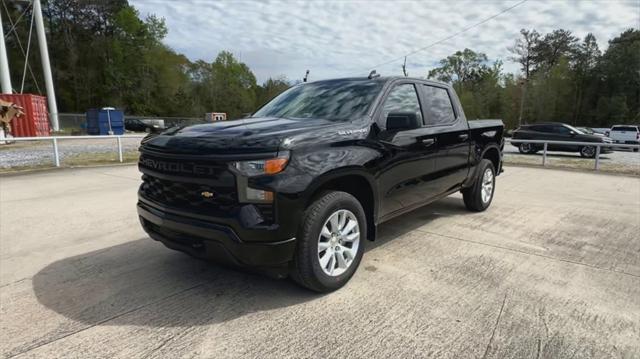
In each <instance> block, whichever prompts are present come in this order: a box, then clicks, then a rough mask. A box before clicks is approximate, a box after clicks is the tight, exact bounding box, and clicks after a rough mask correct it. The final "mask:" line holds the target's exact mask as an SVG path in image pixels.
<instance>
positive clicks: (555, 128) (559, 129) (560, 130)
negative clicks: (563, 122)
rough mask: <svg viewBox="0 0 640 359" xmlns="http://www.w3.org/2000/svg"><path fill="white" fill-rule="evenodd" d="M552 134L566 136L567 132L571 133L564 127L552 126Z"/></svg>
mask: <svg viewBox="0 0 640 359" xmlns="http://www.w3.org/2000/svg"><path fill="white" fill-rule="evenodd" d="M553 132H555V133H557V134H560V135H567V134H569V132H571V130H569V129H568V128H566V127H564V126H553Z"/></svg>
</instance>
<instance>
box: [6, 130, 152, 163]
mask: <svg viewBox="0 0 640 359" xmlns="http://www.w3.org/2000/svg"><path fill="white" fill-rule="evenodd" d="M145 136H146V135H108V136H43V137H10V138H3V139H2V141H7V142H13V141H47V140H50V141H51V143H52V145H53V163H54V165H55V166H56V167H60V152H59V151H58V141H59V140H113V139H114V138H115V140H116V143H117V144H118V160H119V161H120V162H123V158H122V139H123V138H124V139H127V138H144V137H145Z"/></svg>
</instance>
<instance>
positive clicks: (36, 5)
mask: <svg viewBox="0 0 640 359" xmlns="http://www.w3.org/2000/svg"><path fill="white" fill-rule="evenodd" d="M33 12H34V15H35V20H36V32H37V34H38V45H39V47H40V57H41V58H42V72H43V73H44V83H45V85H46V87H47V99H48V100H49V114H50V115H51V127H52V128H53V130H54V131H59V130H60V126H59V124H58V106H57V105H56V93H55V91H54V90H53V77H52V76H51V64H50V63H49V49H48V48H47V36H46V34H45V32H44V21H43V20H42V7H41V6H40V0H33Z"/></svg>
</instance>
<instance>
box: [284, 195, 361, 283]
mask: <svg viewBox="0 0 640 359" xmlns="http://www.w3.org/2000/svg"><path fill="white" fill-rule="evenodd" d="M366 234H367V221H366V216H365V213H364V209H363V208H362V205H361V204H360V202H358V200H357V199H356V198H355V197H353V196H352V195H350V194H349V193H346V192H338V191H332V192H326V193H324V194H323V195H321V196H320V197H319V198H318V199H316V200H315V201H314V202H313V203H312V204H311V205H310V206H309V207H308V208H307V209H306V210H305V212H304V216H303V222H302V225H301V228H300V231H299V236H298V239H297V241H298V243H297V247H296V253H295V255H294V260H293V264H292V270H291V277H292V278H293V279H294V280H295V281H296V282H297V283H299V284H300V285H302V286H304V287H306V288H309V289H311V290H314V291H316V292H330V291H333V290H336V289H338V288H340V287H342V286H344V285H345V284H346V283H347V282H348V281H349V279H351V276H353V273H355V271H356V269H357V268H358V265H359V264H360V260H361V259H362V255H363V253H364V243H363V242H364V240H365V238H366V237H367V235H366Z"/></svg>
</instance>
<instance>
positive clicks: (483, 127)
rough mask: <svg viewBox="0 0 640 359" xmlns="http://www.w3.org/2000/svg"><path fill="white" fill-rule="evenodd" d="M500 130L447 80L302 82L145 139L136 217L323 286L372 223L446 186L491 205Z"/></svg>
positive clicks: (349, 267) (162, 235)
mask: <svg viewBox="0 0 640 359" xmlns="http://www.w3.org/2000/svg"><path fill="white" fill-rule="evenodd" d="M503 131H504V125H503V123H502V121H501V120H478V121H467V119H466V118H465V115H464V111H463V110H462V106H461V105H460V101H459V100H458V97H457V95H456V93H455V91H454V90H453V88H452V87H451V86H449V85H447V84H443V83H438V82H433V81H427V80H421V79H412V78H407V77H386V78H382V77H377V78H346V79H336V80H326V81H317V82H311V83H302V84H299V85H296V86H293V87H292V88H290V89H288V90H287V91H285V92H283V93H282V94H280V95H279V96H277V97H276V98H274V99H273V100H271V101H270V102H268V103H267V104H266V105H264V106H263V107H261V108H260V109H259V110H258V111H257V112H255V113H254V114H253V115H251V116H250V117H248V118H244V119H239V120H233V121H220V122H216V123H210V124H201V125H193V126H188V127H182V128H173V129H168V130H166V131H164V132H163V133H161V134H158V135H154V136H148V137H147V138H145V139H144V140H143V141H142V143H141V146H140V152H141V154H140V160H139V169H140V171H141V172H142V174H143V175H142V181H143V182H142V185H141V186H140V190H139V195H138V199H139V201H138V205H137V208H138V214H139V217H140V222H141V224H142V227H143V228H144V230H145V231H146V232H147V233H148V234H149V235H150V237H151V238H153V239H155V240H157V241H160V242H162V243H163V244H164V245H165V246H167V247H169V248H171V249H175V250H179V251H182V252H186V253H188V254H190V255H192V256H194V257H199V258H204V259H211V260H214V261H217V262H224V263H228V264H232V265H236V266H241V267H250V268H254V269H257V270H259V271H264V272H266V273H268V274H270V275H275V276H277V277H284V276H286V275H289V276H290V277H291V278H293V279H294V280H295V281H296V282H298V283H299V284H301V285H302V286H304V287H307V288H309V289H311V290H314V291H318V292H328V291H332V290H335V289H337V288H340V287H342V286H343V285H344V284H345V283H346V282H347V281H348V280H349V279H350V278H351V276H352V275H353V274H354V272H355V271H356V269H357V268H358V265H359V264H360V261H361V259H362V256H363V253H364V246H365V241H373V240H375V238H376V229H377V226H378V225H380V224H381V223H383V222H385V221H387V220H389V219H392V218H394V217H397V216H400V215H402V214H404V213H407V212H408V211H411V210H414V209H416V208H418V207H421V206H424V205H426V204H428V203H430V202H433V201H436V200H438V199H440V198H443V197H445V196H448V195H450V194H452V193H455V192H462V197H463V200H464V204H465V205H466V207H467V208H468V209H469V210H471V211H484V210H485V209H487V207H489V205H490V204H491V201H492V199H493V194H494V191H495V179H496V176H497V175H498V174H500V172H501V167H502V149H503V146H504V142H503Z"/></svg>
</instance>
